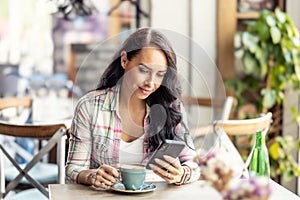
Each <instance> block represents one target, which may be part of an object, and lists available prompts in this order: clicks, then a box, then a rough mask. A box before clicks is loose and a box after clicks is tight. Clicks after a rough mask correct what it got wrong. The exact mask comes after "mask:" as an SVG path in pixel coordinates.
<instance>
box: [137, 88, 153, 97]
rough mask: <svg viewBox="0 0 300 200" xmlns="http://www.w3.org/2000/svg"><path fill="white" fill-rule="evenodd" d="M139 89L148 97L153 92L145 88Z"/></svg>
mask: <svg viewBox="0 0 300 200" xmlns="http://www.w3.org/2000/svg"><path fill="white" fill-rule="evenodd" d="M139 89H140V91H141V92H142V93H143V94H146V95H149V94H151V91H152V90H147V89H144V88H141V87H139Z"/></svg>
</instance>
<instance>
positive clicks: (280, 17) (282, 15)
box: [275, 8, 286, 23]
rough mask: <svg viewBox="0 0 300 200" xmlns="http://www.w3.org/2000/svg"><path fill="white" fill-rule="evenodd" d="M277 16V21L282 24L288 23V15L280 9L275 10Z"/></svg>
mask: <svg viewBox="0 0 300 200" xmlns="http://www.w3.org/2000/svg"><path fill="white" fill-rule="evenodd" d="M275 15H276V17H277V19H278V20H279V21H280V22H281V23H284V22H285V21H286V15H285V13H284V12H282V11H281V10H280V9H279V8H276V9H275Z"/></svg>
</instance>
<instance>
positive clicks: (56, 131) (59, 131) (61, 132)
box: [0, 97, 67, 199]
mask: <svg viewBox="0 0 300 200" xmlns="http://www.w3.org/2000/svg"><path fill="white" fill-rule="evenodd" d="M30 105H31V98H29V97H24V98H5V99H0V110H2V109H5V108H10V107H15V106H16V107H18V106H30ZM66 131H67V129H66V126H65V125H64V124H48V125H47V124H43V125H34V124H12V123H8V122H4V121H0V135H6V136H13V137H23V138H33V139H38V140H43V141H47V144H45V145H44V146H43V147H42V148H41V149H39V151H38V153H37V154H35V155H34V156H33V157H32V159H31V160H30V161H29V162H28V163H27V165H26V166H25V167H21V166H20V165H19V164H18V163H17V161H16V160H15V158H14V156H12V155H10V154H9V152H8V151H7V149H5V148H4V147H3V145H2V144H1V143H0V192H1V195H0V199H2V198H4V197H5V196H6V195H7V194H8V192H9V191H11V190H13V189H14V188H15V187H16V186H17V185H18V184H19V182H20V181H21V179H22V178H23V177H25V178H26V179H27V180H28V182H29V183H30V184H31V185H32V186H34V187H36V188H37V189H38V190H40V191H41V192H42V193H43V194H44V195H45V196H46V197H48V198H49V193H48V191H47V190H46V189H45V188H44V186H43V185H42V184H41V183H39V182H38V181H37V180H35V179H34V177H32V176H31V175H29V174H28V171H29V170H30V169H32V168H33V167H34V166H35V165H36V164H37V163H38V162H39V161H40V160H41V159H42V158H43V157H44V156H45V155H46V154H47V153H49V151H50V150H52V149H53V148H54V147H55V145H56V144H57V157H56V158H57V159H56V162H57V165H58V182H59V183H64V180H65V169H64V166H65V145H66ZM3 156H5V157H6V158H7V159H8V160H9V161H10V162H11V163H12V164H13V165H14V166H15V167H16V169H17V170H18V171H19V174H18V175H17V176H16V177H15V178H14V179H13V180H12V181H10V182H9V183H8V184H7V186H5V169H4V157H3ZM41 173H43V172H41Z"/></svg>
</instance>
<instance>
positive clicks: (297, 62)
mask: <svg viewBox="0 0 300 200" xmlns="http://www.w3.org/2000/svg"><path fill="white" fill-rule="evenodd" d="M292 54H293V61H294V69H295V73H296V77H297V79H298V80H300V58H299V57H300V55H299V51H297V50H294V51H292Z"/></svg>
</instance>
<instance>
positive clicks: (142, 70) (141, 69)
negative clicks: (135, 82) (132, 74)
mask: <svg viewBox="0 0 300 200" xmlns="http://www.w3.org/2000/svg"><path fill="white" fill-rule="evenodd" d="M139 71H140V72H142V73H148V72H149V70H147V69H145V68H142V67H140V68H139Z"/></svg>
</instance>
